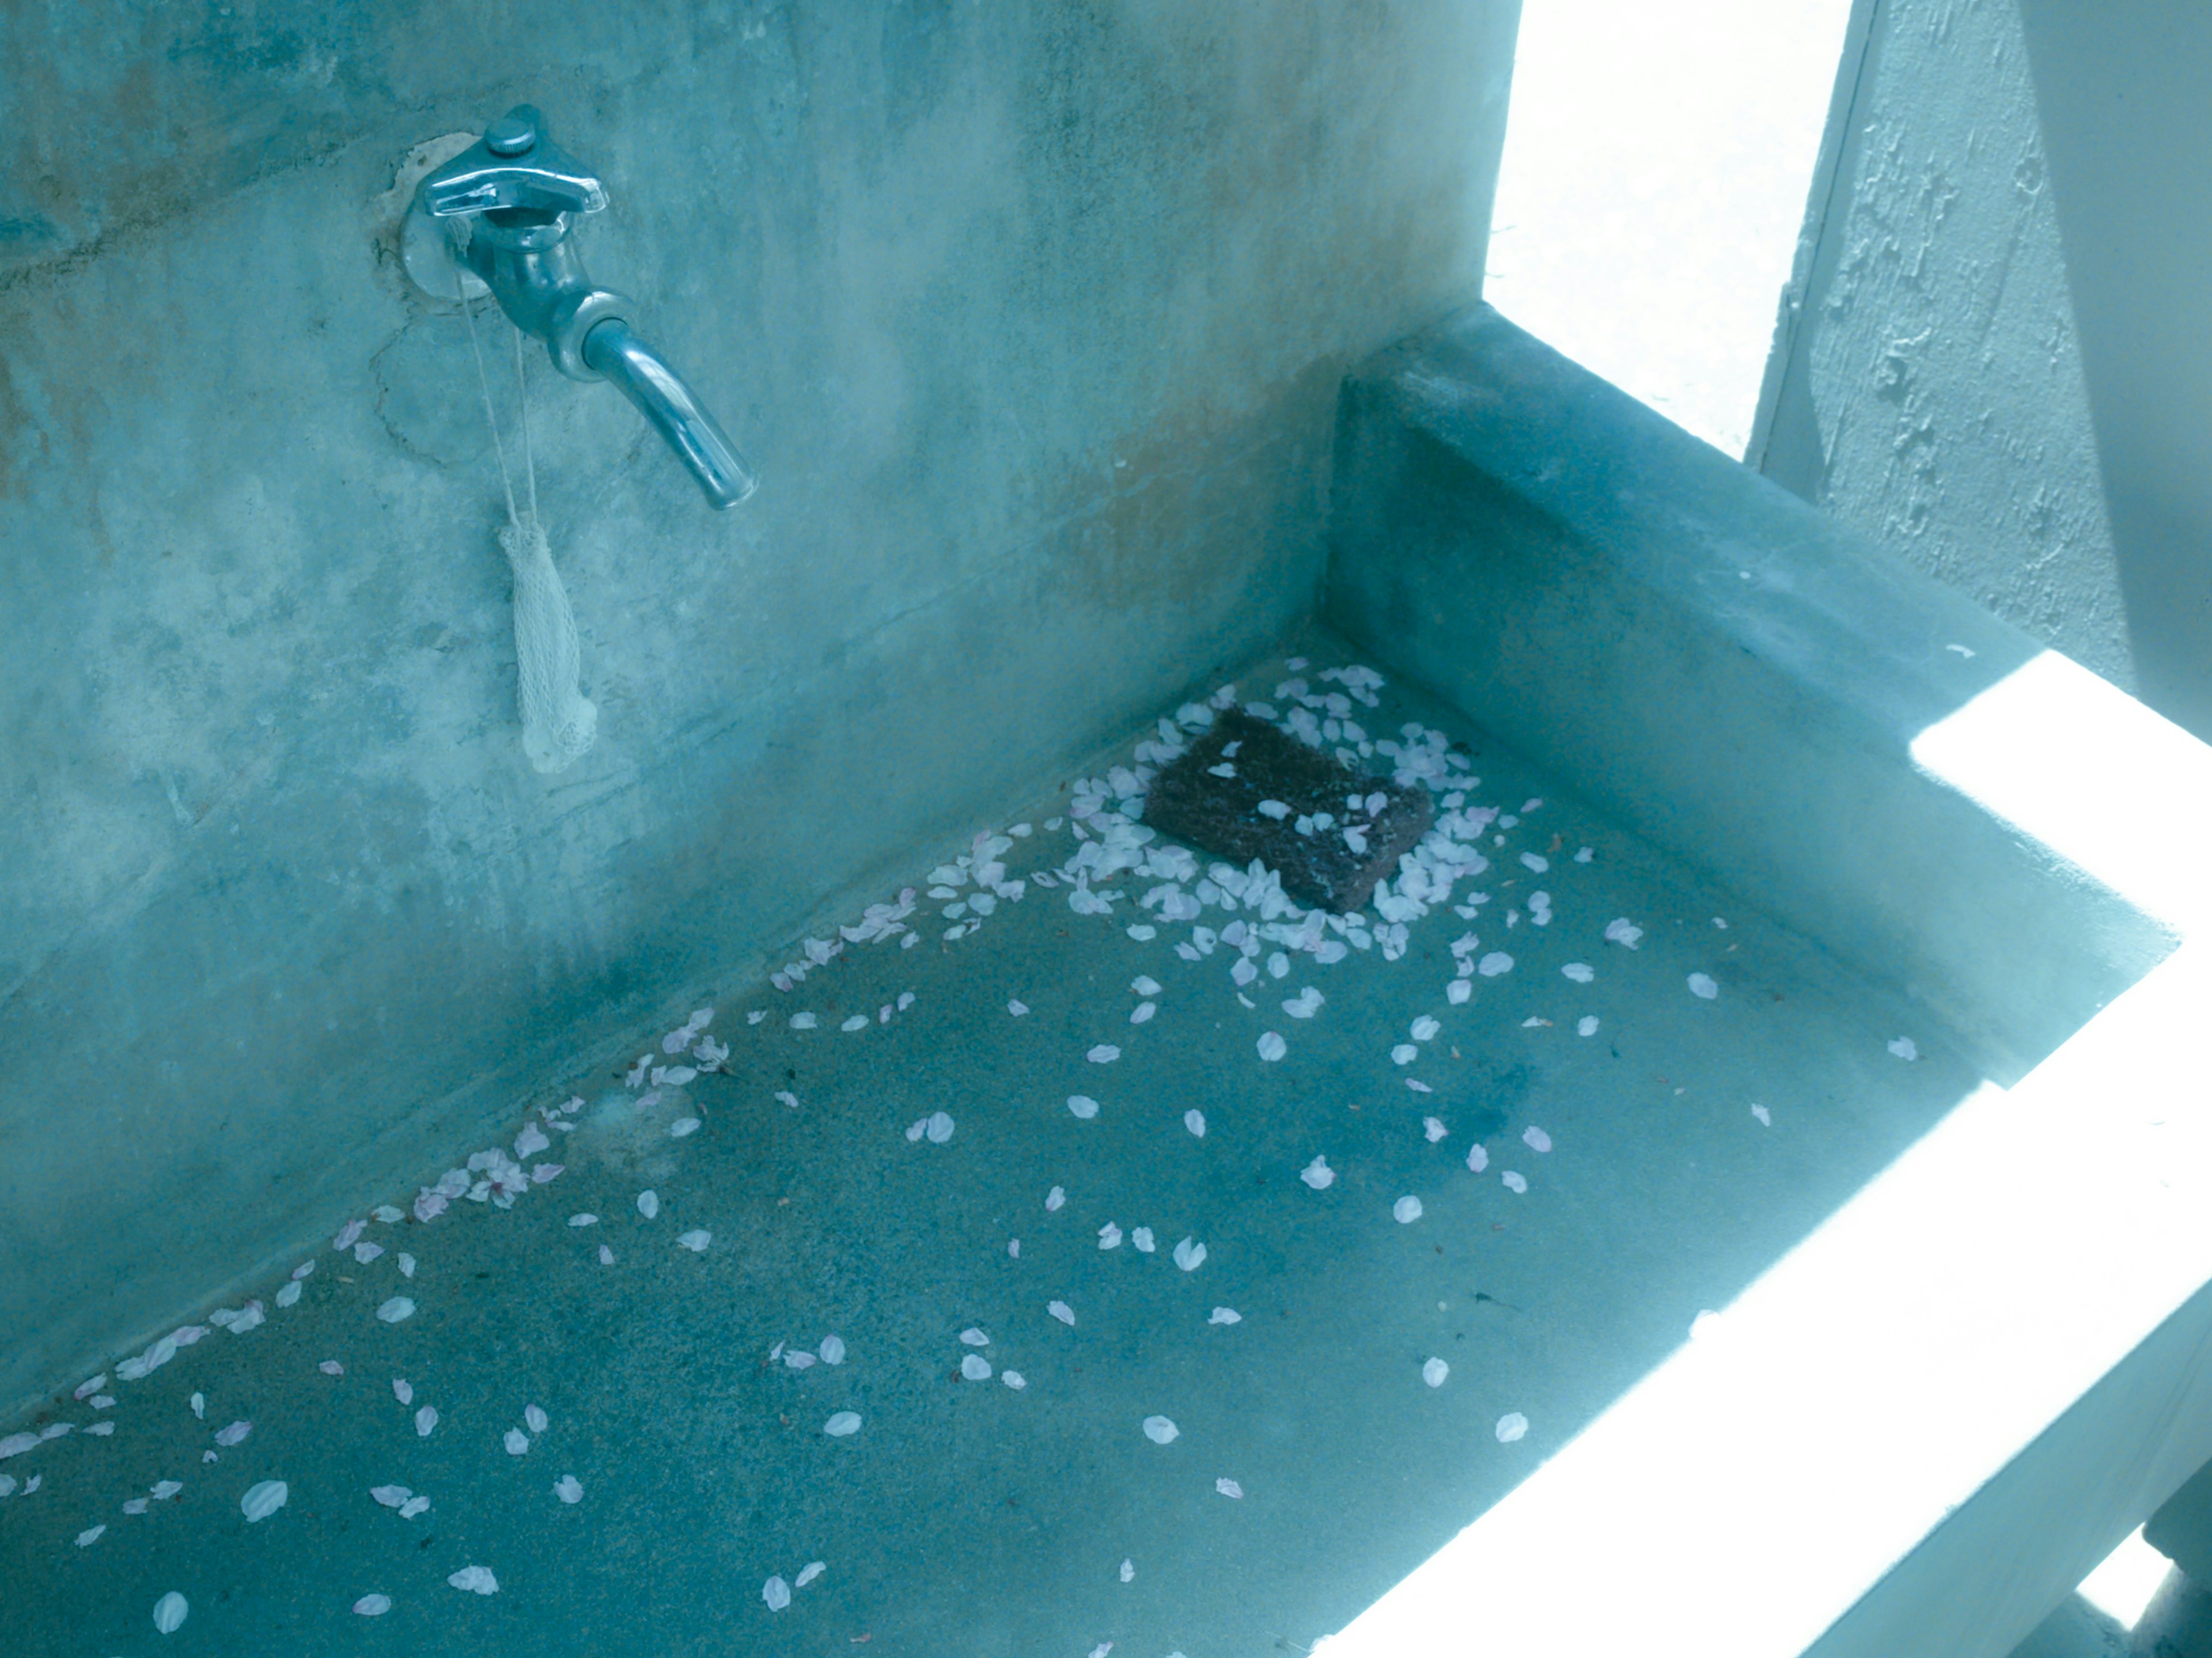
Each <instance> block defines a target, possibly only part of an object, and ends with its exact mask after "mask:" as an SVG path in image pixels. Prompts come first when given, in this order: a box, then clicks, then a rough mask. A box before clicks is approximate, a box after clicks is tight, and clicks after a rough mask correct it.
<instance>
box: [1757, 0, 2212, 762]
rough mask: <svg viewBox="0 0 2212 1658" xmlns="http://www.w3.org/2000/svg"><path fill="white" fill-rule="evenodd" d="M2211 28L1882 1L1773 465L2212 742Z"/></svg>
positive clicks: (1770, 441) (2183, 12)
mask: <svg viewBox="0 0 2212 1658" xmlns="http://www.w3.org/2000/svg"><path fill="white" fill-rule="evenodd" d="M2208 86H2212V9H2208V8H2206V7H2204V6H2203V5H2201V4H2199V3H2195V0H2132V3H2130V4H2127V5H2124V6H2115V5H2112V4H2110V3H2096V0H1878V3H1877V4H1876V5H1875V8H1874V13H1873V19H1872V24H1871V28H1870V32H1869V48H1868V52H1867V55H1866V59H1865V63H1864V65H1863V70H1862V72H1861V73H1860V75H1859V76H1858V77H1857V83H1856V86H1855V88H1851V93H1852V95H1851V97H1850V99H1849V100H1848V102H1847V105H1846V106H1844V107H1843V108H1841V109H1839V111H1838V121H1839V124H1840V137H1841V139H1842V145H1841V149H1840V156H1839V161H1838V167H1837V170H1836V176H1835V187H1834V190H1833V191H1832V194H1830V195H1829V196H1827V197H1826V198H1825V199H1816V200H1815V202H1814V210H1813V214H1812V216H1811V220H1810V228H1811V229H1812V230H1813V232H1814V234H1816V236H1817V251H1816V252H1815V254H1814V257H1813V258H1811V259H1810V260H1809V261H1808V268H1807V270H1804V271H1803V272H1802V273H1801V274H1802V282H1803V286H1802V294H1801V295H1800V296H1799V297H1800V299H1801V300H1802V309H1801V311H1800V313H1799V315H1798V320H1797V325H1796V332H1795V337H1794V339H1792V340H1789V341H1786V342H1785V343H1784V345H1785V349H1784V354H1783V356H1782V359H1781V361H1778V363H1777V365H1776V368H1775V372H1774V373H1773V374H1772V375H1771V377H1770V382H1769V399H1770V401H1769V406H1768V407H1767V409H1766V410H1763V411H1762V429H1761V432H1760V434H1759V437H1758V439H1757V440H1755V441H1754V444H1753V452H1752V453H1751V455H1750V459H1751V460H1752V461H1753V464H1754V465H1759V466H1760V467H1761V469H1762V470H1763V471H1765V473H1766V474H1767V476H1769V477H1772V478H1774V479H1775V480H1776V481H1778V482H1779V483H1784V484H1785V485H1787V486H1788V487H1790V489H1795V490H1796V491H1797V492H1798V493H1799V494H1800V495H1804V496H1806V497H1807V498H1808V499H1809V500H1812V501H1817V502H1819V503H1820V505H1822V506H1824V507H1826V508H1827V509H1828V510H1830V511H1831V512H1832V513H1836V514H1837V516H1838V517H1839V518H1842V519H1844V520H1845V521H1846V522H1849V523H1850V524H1852V525H1855V526H1856V527H1857V528H1858V529H1860V530H1862V531H1865V532H1867V533H1868V534H1869V535H1872V536H1874V537H1876V538H1877V539H1878V540H1880V541H1881V543H1882V544H1884V545H1886V546H1887V547H1888V548H1889V549H1891V550H1893V551H1894V552H1897V553H1898V554H1899V555H1900V556H1904V557H1905V558H1907V559H1910V560H1911V562H1914V563H1916V564H1918V565H1920V566H1921V567H1922V568H1924V569H1927V570H1929V571H1930V572H1931V573H1932V574H1936V575H1937V576H1938V577H1940V578H1942V579H1943V580H1947V581H1949V582H1951V583H1952V584H1953V585H1954V586H1959V587H1960V588H1962V589H1964V590H1965V591H1966V592H1969V593H1971V594H1972V595H1973V596H1974V597H1975V598H1978V600H1980V601H1981V602H1982V603H1983V604H1986V605H1988V606H1989V607H1990V609H1991V610H1996V612H1997V613H1998V614H2000V615H2002V616H2005V617H2006V618H2007V619H2008V620H2009V621H2011V622H2013V623H2015V624H2016V625H2017V626H2019V627H2021V628H2022V629H2026V630H2027V632H2029V633H2031V634H2033V635H2035V636H2036V637H2037V638H2039V639H2040V640H2042V641H2044V642H2045V643H2046V644H2048V645H2051V647H2054V648H2056V649H2058V650H2061V651H2063V652H2064V653H2067V654H2068V655H2069V656H2072V657H2074V658H2075V659H2076V660H2078V661H2080V662H2081V663H2082V664H2084V665H2087V666H2088V667H2090V668H2092V669H2093V670H2094V671H2097V672H2099V673H2100V674H2103V675H2104V676H2105V677H2107V678H2109V679H2111V680H2112V681H2113V682H2114V683H2118V684H2119V685H2122V686H2124V687H2126V688H2128V689H2131V690H2134V691H2135V692H2136V694H2137V695H2141V696H2142V698H2143V699H2144V700H2145V701H2148V702H2149V703H2150V704H2151V706H2152V707H2154V708H2157V709H2158V710H2159V711H2160V712H2161V713H2163V714H2166V715H2167V716H2168V717H2169V718H2171V719H2173V720H2178V721H2179V722H2180V723H2181V724H2183V725H2185V726H2188V727H2189V728H2190V729H2191V730H2192V731H2195V732H2197V733H2198V734H2199V735H2200V736H2202V735H2208V734H2212V557H2208V549H2212V100H2208V99H2207V97H2206V95H2205V88H2207V87H2208Z"/></svg>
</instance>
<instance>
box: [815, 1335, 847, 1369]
mask: <svg viewBox="0 0 2212 1658" xmlns="http://www.w3.org/2000/svg"><path fill="white" fill-rule="evenodd" d="M819 1351H820V1352H821V1354H822V1362H823V1363H824V1364H842V1363H844V1362H845V1342H844V1339H843V1338H842V1337H841V1336H824V1337H823V1338H822V1345H821V1348H820V1349H819Z"/></svg>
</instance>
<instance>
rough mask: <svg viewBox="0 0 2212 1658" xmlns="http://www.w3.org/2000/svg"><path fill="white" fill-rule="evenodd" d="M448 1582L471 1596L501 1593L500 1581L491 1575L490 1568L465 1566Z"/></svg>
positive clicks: (449, 1578) (448, 1579)
mask: <svg viewBox="0 0 2212 1658" xmlns="http://www.w3.org/2000/svg"><path fill="white" fill-rule="evenodd" d="M446 1581H447V1582H448V1583H451V1584H452V1585H453V1587H454V1588H457V1589H461V1590H464V1591H465V1592H466V1593H468V1594H498V1593H499V1579H498V1578H496V1577H495V1576H492V1575H491V1568H490V1567H489V1566H463V1567H462V1568H461V1569H460V1570H459V1571H457V1572H455V1573H454V1574H453V1576H451V1577H448V1578H447V1580H446Z"/></svg>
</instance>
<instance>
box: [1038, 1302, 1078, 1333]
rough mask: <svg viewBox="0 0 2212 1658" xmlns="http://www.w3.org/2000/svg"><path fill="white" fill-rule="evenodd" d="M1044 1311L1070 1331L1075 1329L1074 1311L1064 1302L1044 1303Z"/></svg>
mask: <svg viewBox="0 0 2212 1658" xmlns="http://www.w3.org/2000/svg"><path fill="white" fill-rule="evenodd" d="M1044 1309H1045V1311H1047V1312H1048V1313H1050V1314H1051V1315H1053V1316H1054V1318H1056V1319H1058V1320H1059V1321H1060V1322H1061V1323H1062V1324H1065V1325H1066V1326H1067V1327H1068V1328H1069V1329H1071V1330H1072V1329H1073V1328H1074V1327H1075V1309H1073V1307H1070V1306H1069V1305H1068V1304H1067V1303H1066V1302H1064V1301H1048V1302H1047V1303H1045V1307H1044Z"/></svg>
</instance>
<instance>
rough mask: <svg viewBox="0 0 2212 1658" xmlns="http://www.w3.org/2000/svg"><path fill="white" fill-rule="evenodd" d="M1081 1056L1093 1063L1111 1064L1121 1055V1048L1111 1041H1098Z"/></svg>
mask: <svg viewBox="0 0 2212 1658" xmlns="http://www.w3.org/2000/svg"><path fill="white" fill-rule="evenodd" d="M1083 1057H1084V1058H1085V1059H1086V1060H1090V1061H1091V1064H1093V1065H1111V1064H1113V1063H1114V1061H1115V1060H1118V1059H1120V1058H1121V1049H1120V1048H1116V1047H1115V1046H1114V1044H1113V1043H1111V1042H1100V1043H1099V1044H1098V1045H1097V1047H1096V1048H1092V1049H1091V1051H1090V1052H1089V1053H1088V1054H1085V1055H1084V1056H1083Z"/></svg>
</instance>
